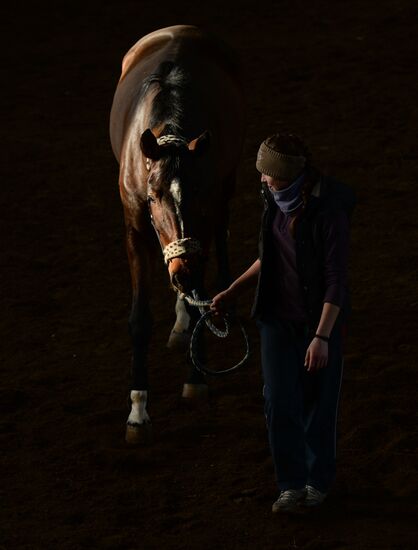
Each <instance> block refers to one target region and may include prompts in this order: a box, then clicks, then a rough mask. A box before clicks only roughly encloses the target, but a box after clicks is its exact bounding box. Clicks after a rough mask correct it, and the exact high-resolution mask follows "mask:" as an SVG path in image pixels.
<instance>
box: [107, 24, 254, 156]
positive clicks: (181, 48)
mask: <svg viewBox="0 0 418 550" xmlns="http://www.w3.org/2000/svg"><path fill="white" fill-rule="evenodd" d="M167 61H171V62H175V63H180V64H183V65H185V66H187V67H188V68H189V70H190V72H191V73H192V75H194V77H193V80H194V82H193V86H194V88H195V89H196V90H197V92H198V95H199V96H200V99H201V108H200V111H199V112H194V113H192V116H193V118H194V119H195V120H196V128H197V130H196V131H199V130H198V128H199V127H201V128H202V129H208V128H207V123H208V121H213V124H214V125H215V126H216V127H217V128H216V129H217V130H218V131H217V132H216V133H218V134H223V136H224V138H225V139H226V135H225V134H227V133H228V132H229V133H231V132H233V131H235V136H232V135H231V136H230V137H231V139H234V141H235V142H236V143H235V145H234V147H235V146H236V145H237V142H238V143H239V142H241V141H242V134H243V124H244V120H243V119H244V116H243V98H242V93H241V85H240V82H239V70H238V64H237V63H236V61H235V59H234V57H233V54H232V53H231V51H230V50H229V49H228V48H227V47H226V46H225V45H224V44H223V43H222V42H221V41H219V40H218V39H216V38H214V37H212V36H211V35H209V34H208V33H206V32H204V31H202V30H200V29H199V28H197V27H194V26H189V25H177V26H174V27H167V28H164V29H159V30H157V31H155V32H152V33H150V34H148V35H146V36H145V37H143V38H141V39H140V40H139V41H138V42H137V43H136V44H135V45H134V46H132V48H131V49H130V50H129V51H128V52H127V54H126V55H125V56H124V58H123V62H122V72H121V77H120V80H119V83H118V86H117V89H116V92H115V96H114V101H113V105H112V111H111V117H110V136H111V142H112V148H113V151H114V154H115V156H116V158H117V160H118V161H120V159H121V154H122V150H123V147H124V143H125V142H126V141H127V139H129V133H130V132H131V131H134V132H135V133H141V132H142V131H144V130H145V129H146V128H147V127H148V126H147V124H148V120H147V114H146V110H147V107H146V105H145V104H146V98H144V96H143V94H142V86H143V83H144V82H145V81H146V79H147V78H149V77H150V75H152V74H153V73H154V72H155V71H156V70H157V68H158V66H159V65H160V64H161V63H163V62H167ZM221 103H222V104H221ZM144 105H145V107H144ZM204 126H205V127H204ZM241 126H242V129H241V128H240V127H241ZM228 127H229V128H230V129H229V130H228ZM209 129H212V130H213V128H209ZM192 137H197V136H192ZM229 153H231V151H230V152H229ZM232 156H235V155H234V154H232Z"/></svg>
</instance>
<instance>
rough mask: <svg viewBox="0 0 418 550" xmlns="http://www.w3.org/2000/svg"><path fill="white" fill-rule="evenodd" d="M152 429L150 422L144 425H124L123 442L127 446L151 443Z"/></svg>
mask: <svg viewBox="0 0 418 550" xmlns="http://www.w3.org/2000/svg"><path fill="white" fill-rule="evenodd" d="M151 437H152V427H151V423H150V422H144V424H126V435H125V441H126V443H129V445H144V444H146V443H149V442H150V441H151Z"/></svg>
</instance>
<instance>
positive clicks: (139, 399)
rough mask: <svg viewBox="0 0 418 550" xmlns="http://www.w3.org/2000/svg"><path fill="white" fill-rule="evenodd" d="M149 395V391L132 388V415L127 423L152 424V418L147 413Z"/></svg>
mask: <svg viewBox="0 0 418 550" xmlns="http://www.w3.org/2000/svg"><path fill="white" fill-rule="evenodd" d="M147 397H148V392H147V391H145V390H143V391H137V390H132V391H131V403H132V409H131V412H130V415H129V417H128V421H127V424H130V425H131V426H132V425H135V424H150V423H151V419H150V417H149V416H148V413H147V409H146V406H147Z"/></svg>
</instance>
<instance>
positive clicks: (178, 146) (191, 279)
mask: <svg viewBox="0 0 418 550" xmlns="http://www.w3.org/2000/svg"><path fill="white" fill-rule="evenodd" d="M209 145H210V133H209V132H208V131H206V132H204V133H202V134H201V135H200V136H199V137H197V138H196V139H193V140H192V141H188V140H186V139H184V138H182V137H179V136H175V135H170V134H168V135H163V136H160V137H159V138H156V137H155V135H154V134H153V132H152V131H151V130H150V129H148V130H146V131H145V132H144V133H143V134H142V136H141V151H142V153H143V155H144V161H145V165H146V174H147V182H146V186H147V201H148V209H149V214H150V219H151V223H152V225H153V226H154V229H155V231H156V233H157V236H158V239H159V242H160V245H161V248H162V250H163V254H164V260H165V263H166V264H167V266H168V271H169V275H170V281H171V284H172V285H173V287H174V288H175V289H177V290H179V291H180V292H184V293H188V292H190V291H191V290H192V289H193V288H196V285H197V284H198V281H199V280H200V277H201V275H202V269H203V264H204V260H205V259H206V257H207V255H208V250H209V246H210V241H211V237H212V228H213V211H214V208H212V206H211V202H212V201H213V185H210V179H211V174H210V171H209V169H208V162H207V157H208V149H209Z"/></svg>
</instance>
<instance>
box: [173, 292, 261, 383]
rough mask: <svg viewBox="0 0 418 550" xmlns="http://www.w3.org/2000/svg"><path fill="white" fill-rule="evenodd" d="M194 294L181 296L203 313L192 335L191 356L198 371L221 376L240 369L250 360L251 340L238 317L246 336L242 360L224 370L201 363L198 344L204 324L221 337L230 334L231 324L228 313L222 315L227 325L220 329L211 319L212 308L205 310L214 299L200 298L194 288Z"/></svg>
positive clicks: (239, 324) (238, 322) (240, 326)
mask: <svg viewBox="0 0 418 550" xmlns="http://www.w3.org/2000/svg"><path fill="white" fill-rule="evenodd" d="M192 294H193V297H191V296H188V295H187V294H180V298H181V299H182V300H186V302H187V303H188V304H190V305H191V306H195V307H198V308H199V311H200V314H201V317H200V319H199V320H198V321H197V323H196V325H195V327H194V329H193V333H192V337H191V339H190V357H191V360H192V363H193V366H194V367H195V368H196V369H197V370H198V371H200V372H202V373H203V374H208V375H210V376H220V375H223V374H228V373H230V372H233V371H235V370H237V369H239V368H240V367H242V366H243V365H245V363H246V362H247V361H248V358H249V356H250V344H249V341H248V335H247V332H246V330H245V328H244V327H243V325H242V323H241V322H240V321H239V320H238V319H237V320H236V322H237V324H238V326H239V328H240V329H241V332H242V334H243V336H244V341H245V347H246V349H245V355H244V357H243V358H242V359H241V361H239V362H238V363H237V364H236V365H234V366H232V367H230V368H229V369H223V370H213V369H210V368H208V367H207V366H206V365H203V363H201V362H200V361H199V359H198V358H197V345H198V337H199V335H200V333H201V331H202V329H203V326H204V325H205V324H206V326H207V327H208V328H209V330H210V331H211V332H212V333H213V334H215V336H218V337H219V338H226V337H227V336H228V334H229V328H230V324H229V321H228V316H227V315H226V316H224V317H222V320H223V322H224V325H225V329H224V330H220V329H218V328H217V327H215V325H214V324H213V323H212V322H211V320H210V317H211V316H212V315H213V313H212V311H210V310H209V311H205V307H209V306H210V305H211V303H212V300H199V297H198V294H197V291H196V290H193V291H192Z"/></svg>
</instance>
